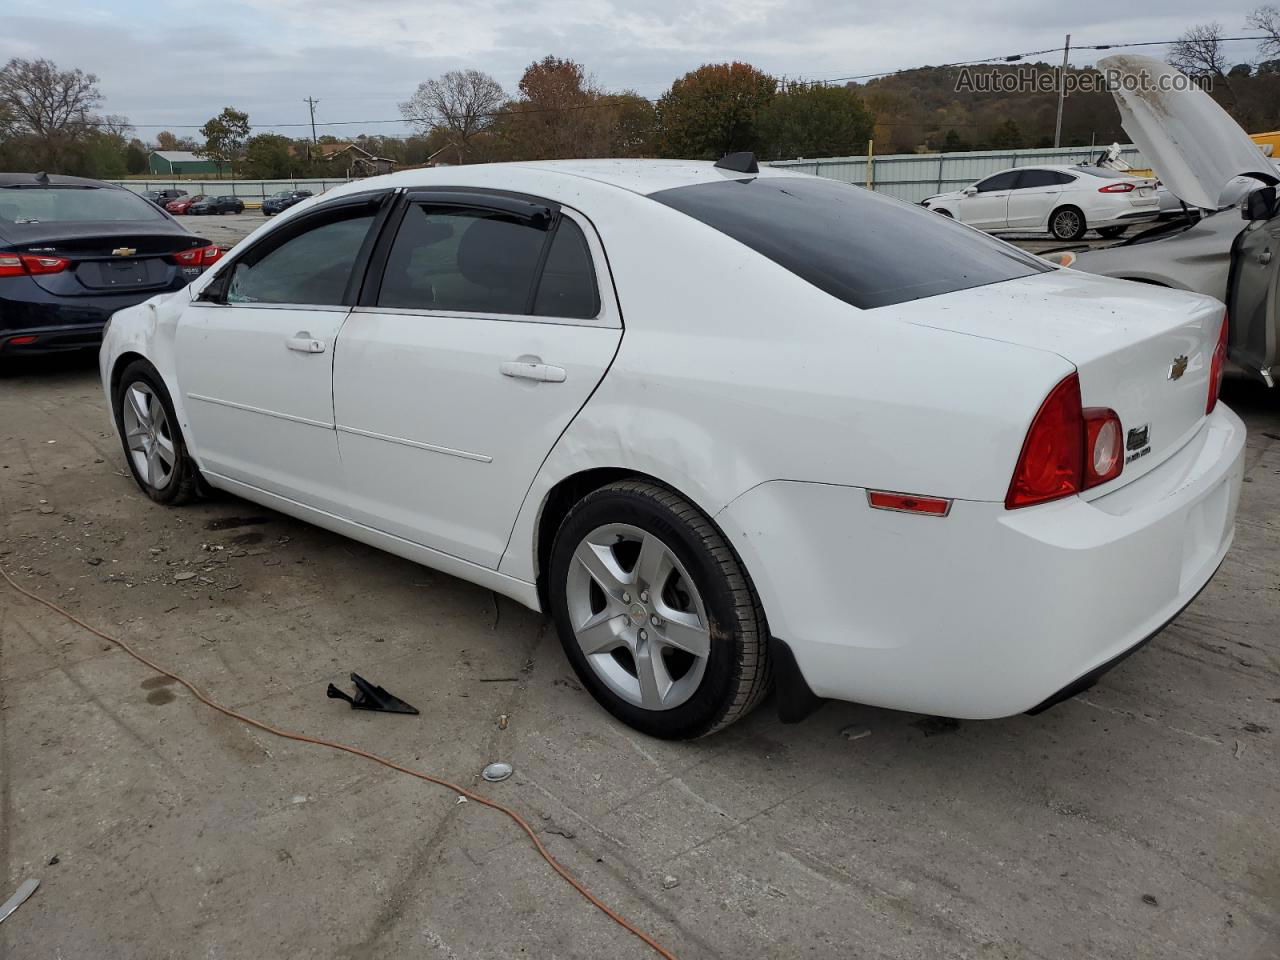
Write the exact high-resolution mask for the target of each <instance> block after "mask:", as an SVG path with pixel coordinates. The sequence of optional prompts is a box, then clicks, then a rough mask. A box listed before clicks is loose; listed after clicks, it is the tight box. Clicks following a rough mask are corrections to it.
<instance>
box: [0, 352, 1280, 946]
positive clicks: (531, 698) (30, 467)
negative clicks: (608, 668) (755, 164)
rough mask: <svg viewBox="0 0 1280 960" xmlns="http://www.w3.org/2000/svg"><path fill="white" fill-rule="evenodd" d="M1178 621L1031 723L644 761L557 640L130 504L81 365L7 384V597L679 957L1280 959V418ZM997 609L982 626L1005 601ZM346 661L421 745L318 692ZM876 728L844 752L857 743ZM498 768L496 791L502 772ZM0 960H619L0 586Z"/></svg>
mask: <svg viewBox="0 0 1280 960" xmlns="http://www.w3.org/2000/svg"><path fill="white" fill-rule="evenodd" d="M1226 399H1227V402H1228V403H1230V404H1232V405H1233V406H1234V407H1235V408H1236V409H1237V410H1238V411H1240V412H1241V413H1242V415H1243V416H1244V417H1245V418H1246V420H1247V421H1248V422H1249V426H1250V439H1249V450H1248V477H1247V479H1248V482H1247V483H1246V485H1245V487H1244V493H1243V500H1242V504H1241V514H1240V518H1239V524H1238V530H1237V537H1236V544H1235V547H1234V549H1233V550H1232V552H1231V554H1230V555H1229V556H1228V558H1227V560H1226V563H1225V564H1224V566H1223V567H1222V570H1221V572H1220V573H1219V575H1218V577H1217V578H1216V579H1215V580H1214V581H1213V582H1212V584H1211V585H1210V586H1209V587H1208V589H1206V590H1205V592H1204V593H1203V594H1202V595H1201V597H1200V598H1199V599H1198V600H1197V601H1196V602H1195V604H1194V605H1193V606H1192V607H1191V608H1190V609H1188V610H1187V611H1186V613H1184V614H1183V616H1182V617H1181V618H1180V619H1179V620H1178V621H1177V622H1176V623H1175V624H1174V625H1173V626H1171V627H1170V628H1169V629H1168V630H1166V631H1165V632H1164V633H1163V634H1161V635H1160V636H1159V637H1157V638H1156V639H1155V640H1154V641H1153V642H1152V643H1151V644H1150V645H1148V646H1147V647H1146V648H1144V649H1143V650H1142V651H1141V652H1139V653H1138V654H1136V655H1135V656H1134V657H1132V658H1131V659H1130V660H1128V661H1127V662H1125V663H1124V664H1123V665H1122V666H1120V667H1119V668H1118V669H1116V670H1115V671H1113V672H1112V673H1110V674H1109V675H1107V676H1106V677H1105V678H1104V679H1103V681H1102V682H1101V683H1100V685H1099V686H1098V687H1096V688H1095V689H1093V690H1092V691H1090V692H1089V693H1087V694H1086V695H1084V696H1081V697H1078V698H1076V699H1074V700H1072V701H1069V702H1067V703H1064V704H1062V705H1060V706H1058V707H1056V708H1054V709H1052V710H1050V711H1049V712H1047V713H1045V714H1043V715H1041V716H1038V717H1022V716H1020V717H1014V718H1011V719H1008V720H1002V721H995V722H983V723H976V722H964V723H958V724H957V723H946V722H940V721H937V720H934V719H931V718H925V717H919V716H914V715H908V714H901V713H895V712H891V711H885V710H877V709H872V708H867V707H859V706H854V705H849V704H829V705H827V706H825V707H823V708H822V709H821V710H819V711H818V712H817V713H815V714H814V715H812V716H811V717H810V718H809V719H808V720H807V721H805V722H804V723H802V724H799V725H796V726H783V725H780V724H779V723H778V722H777V720H776V719H775V718H774V716H773V715H772V712H771V709H770V707H771V705H770V704H766V706H765V707H764V708H762V709H760V710H758V711H757V712H756V713H754V714H753V715H751V716H750V717H749V718H747V719H746V720H745V721H743V722H741V723H739V724H737V725H735V726H734V727H732V728H730V729H729V730H728V731H726V732H724V733H723V734H721V735H718V736H715V737H712V738H710V739H707V740H703V741H699V742H696V743H663V742H658V741H654V740H649V739H646V738H644V737H642V736H639V735H637V734H634V733H632V732H631V731H629V730H628V729H627V728H625V727H622V726H620V725H619V724H618V723H616V722H615V721H613V720H612V719H611V718H610V717H609V716H608V715H607V714H606V713H604V711H602V710H601V709H599V708H598V707H597V706H596V705H595V703H594V702H593V701H592V700H591V699H590V697H589V696H588V695H587V694H586V693H585V692H584V691H583V690H582V689H581V687H580V686H579V685H578V683H577V682H576V680H575V679H574V677H573V674H572V672H571V670H570V669H569V667H568V665H567V663H566V661H565V659H564V657H563V655H562V652H561V650H560V648H559V643H558V640H557V639H556V636H555V634H554V632H553V631H552V630H551V629H549V628H548V625H547V623H546V622H545V621H544V620H543V619H542V618H541V617H539V616H536V615H534V614H532V613H530V612H528V611H526V610H524V609H521V608H518V607H517V606H515V605H514V604H512V603H510V602H508V601H506V600H502V601H495V598H494V597H493V595H491V594H490V593H488V592H486V591H484V590H481V589H478V588H476V587H473V586H470V585H468V584H466V583H463V582H461V581H458V580H454V579H451V578H449V577H447V576H443V575H440V574H436V573H433V572H431V571H429V570H426V569H424V568H422V567H418V566H415V565H414V564H411V563H408V562H406V561H403V560H399V559H396V558H393V557H390V556H388V555H385V554H382V553H379V552H377V551H374V550H372V549H369V548H366V547H364V546H361V545H359V544H356V543H354V542H351V541H348V540H345V539H342V538H340V537H338V536H335V535H332V534H329V533H326V532H324V531H322V530H319V529H316V528H314V527H310V526H307V525H305V524H302V523H298V522H296V521H293V520H290V519H286V518H284V517H282V516H280V515H277V514H274V513H271V512H270V511H267V510H263V509H261V508H259V507H256V506H253V505H251V504H249V503H245V502H242V501H238V500H234V499H230V498H219V499H216V500H212V501H207V502H203V503H200V504H197V505H194V506H190V507H186V508H181V509H168V508H164V507H161V506H158V505H156V504H154V503H152V502H151V501H149V500H147V499H146V498H145V497H143V496H142V495H140V493H139V492H138V490H137V489H136V487H135V486H134V484H133V481H132V480H131V479H129V478H128V476H127V475H126V472H125V467H124V464H123V459H122V456H121V453H120V450H119V447H118V444H117V442H116V440H115V439H114V438H113V437H112V436H111V435H110V434H109V432H108V426H107V423H106V420H105V413H104V408H103V401H102V396H101V393H100V390H99V386H98V384H97V382H96V378H95V371H94V369H93V363H92V360H83V359H81V360H63V361H57V362H49V363H40V364H35V363H33V364H31V365H30V367H29V368H27V369H24V370H20V371H14V370H10V371H9V372H8V373H7V374H5V375H3V376H0V524H2V526H0V568H3V569H4V570H6V571H9V572H10V573H11V574H12V575H13V576H14V577H15V578H16V579H17V580H18V581H19V582H20V583H22V584H23V585H24V586H25V587H27V588H28V589H30V590H33V591H36V592H38V593H39V594H40V595H41V596H44V597H48V598H51V599H54V600H55V601H56V602H58V603H60V604H62V605H64V606H66V607H67V608H68V609H70V610H72V611H74V612H75V613H76V614H77V615H79V616H80V617H83V618H85V619H87V620H89V621H91V622H92V623H94V624H98V625H100V626H101V627H102V628H104V629H106V630H107V631H109V632H113V633H115V634H116V635H118V636H120V637H122V638H124V639H126V640H127V641H129V642H130V643H133V644H136V645H137V647H138V648H140V649H141V650H142V651H143V652H145V653H146V654H147V655H148V656H151V657H153V658H155V659H156V660H158V661H160V662H161V663H163V664H165V665H168V666H169V667H170V668H171V669H173V670H175V671H178V672H180V673H182V674H184V675H185V676H187V677H189V678H190V679H192V680H193V681H194V682H196V683H197V684H198V685H199V686H201V687H202V688H204V689H205V690H206V691H208V692H209V693H210V694H211V695H213V696H214V697H216V698H219V699H221V700H222V701H224V702H225V703H227V704H229V705H232V706H234V707H236V708H237V709H240V710H242V711H244V712H246V713H249V714H251V715H253V716H255V717H260V718H262V719H264V720H266V721H268V722H271V723H273V724H277V725H281V726H285V727H288V728H291V729H294V730H301V731H305V732H308V733H311V734H317V735H321V736H327V737H332V738H337V739H341V740H344V741H347V742H350V743H352V744H355V745H358V746H360V747H363V748H366V749H368V750H372V751H376V752H378V753H381V754H384V755H386V756H389V757H391V758H394V759H397V760H399V761H402V762H404V763H406V764H409V765H411V766H414V767H418V768H421V769H424V770H426V771H429V772H433V773H436V774H439V775H441V776H444V777H447V778H451V779H454V780H456V781H457V782H460V783H463V784H465V785H468V786H474V788H475V789H477V790H479V791H482V792H484V793H485V794H487V795H490V796H493V797H495V798H498V799H500V800H502V801H503V802H506V803H510V804H512V805H514V806H515V807H517V808H518V809H519V810H521V811H522V812H523V813H524V815H525V816H526V817H527V818H528V819H529V820H530V822H531V823H532V824H533V825H534V827H535V829H536V830H538V831H539V833H540V836H541V838H542V839H543V840H544V842H545V843H546V844H547V846H548V847H549V848H550V850H551V851H552V852H553V853H554V854H555V855H556V856H557V857H559V858H561V860H562V861H563V862H564V863H565V865H566V866H567V867H568V868H569V869H571V870H572V871H574V872H575V873H576V874H577V875H578V876H579V877H580V878H582V880H583V881H585V882H586V883H587V884H588V885H589V886H590V888H591V889H592V890H594V891H595V892H596V893H597V894H599V895H600V896H601V897H603V899H604V900H605V901H606V902H607V903H609V904H610V905H611V906H613V907H614V908H616V909H617V910H619V911H620V912H621V913H622V914H623V915H625V916H626V917H628V918H630V919H631V920H632V921H634V922H636V923H637V924H639V925H640V926H641V927H642V928H643V929H645V930H647V931H649V932H650V933H652V934H653V935H654V936H656V937H657V938H658V940H659V941H661V942H662V943H663V944H665V945H666V946H667V947H668V948H669V949H670V950H671V951H672V952H673V953H674V954H675V955H677V956H679V957H681V958H685V960H690V958H733V960H737V958H757V957H768V958H784V957H785V958H791V957H812V958H824V960H825V958H833V957H858V958H876V957H885V958H890V957H891V958H904V960H905V958H930V960H933V958H944V957H945V958H948V960H950V958H983V960H995V958H1060V957H1062V958H1066V957H1069V958H1072V960H1080V958H1113V957H1114V958H1124V960H1141V958H1151V960H1156V958H1159V960H1177V958H1185V960H1205V958H1209V957H1223V958H1232V960H1261V958H1275V957H1280V794H1278V793H1277V786H1276V785H1277V782H1278V778H1280V747H1278V743H1280V741H1278V733H1280V683H1278V681H1280V637H1278V636H1277V632H1276V623H1277V620H1278V617H1277V614H1278V613H1280V522H1278V520H1277V516H1278V511H1280V397H1278V396H1276V395H1274V394H1268V393H1266V392H1264V391H1263V390H1261V389H1259V388H1255V387H1254V386H1253V385H1251V384H1246V383H1242V382H1234V383H1229V384H1228V388H1227V394H1226ZM993 613H994V612H993ZM352 670H355V671H358V672H360V673H362V674H364V675H365V676H367V677H369V678H370V679H372V680H374V681H375V682H377V683H381V684H383V685H385V686H386V687H388V688H389V689H390V690H391V691H392V692H393V693H395V694H397V695H399V696H401V697H403V698H404V699H406V700H408V701H409V702H411V703H413V704H415V705H416V706H418V707H419V708H420V709H421V711H422V714H421V716H418V717H404V716H388V715H378V714H366V713H357V712H353V711H351V710H349V709H348V708H347V706H346V705H345V704H343V703H341V702H338V701H335V700H330V699H327V698H326V696H325V688H326V685H327V684H328V683H329V682H331V681H332V682H335V683H338V684H340V685H343V686H349V684H347V683H346V676H347V674H348V673H349V672H350V671H352ZM864 732H865V733H866V735H862V734H864ZM498 759H501V760H507V761H510V762H511V763H513V764H514V766H515V775H514V776H513V777H512V778H511V779H510V780H507V781H506V782H504V783H500V784H485V783H483V782H480V781H479V779H478V773H479V771H480V769H481V768H482V767H483V766H484V765H485V764H486V763H488V762H489V761H491V760H498ZM29 877H37V878H39V879H40V880H41V887H40V889H39V891H38V892H37V893H36V894H35V896H34V897H33V898H32V899H31V900H29V901H28V902H27V903H26V904H24V905H23V906H22V907H20V908H19V909H18V911H17V912H16V913H15V914H14V915H13V916H11V917H10V918H9V919H8V920H7V921H5V922H4V923H3V925H0V957H5V958H8V957H12V958H15V960H18V958H27V957H48V958H55V957H67V958H73V957H83V958H93V960H115V958H121V960H132V958H143V957H145V958H148V960H150V958H170V957H172V958H189V957H196V956H202V957H210V958H224V960H232V958H254V960H257V958H263V957H267V958H303V957H335V958H384V957H410V956H415V957H441V958H516V957H525V958H582V960H596V958H611V960H613V958H619V960H621V958H643V957H648V956H652V954H651V953H650V952H649V951H648V950H647V948H646V947H644V945H643V944H641V943H640V942H639V941H638V940H636V939H635V938H634V937H632V936H630V935H628V934H626V933H625V932H623V931H622V930H621V929H620V928H618V927H616V926H615V925H614V924H612V923H611V922H610V921H609V920H607V919H606V918H605V917H604V916H603V915H601V914H600V913H598V912H596V911H595V910H594V909H592V908H591V907H590V906H589V905H588V904H587V903H586V902H585V901H584V900H582V899H581V898H580V897H579V896H578V895H577V894H576V893H574V892H573V891H572V890H571V889H570V888H569V887H568V886H566V885H565V884H564V883H563V882H562V881H561V880H559V879H558V878H557V877H556V876H554V875H553V874H552V873H551V872H550V870H549V869H548V868H547V866H546V865H545V864H544V863H543V862H542V861H541V860H540V859H539V858H538V857H537V856H536V854H535V853H534V851H533V849H532V848H531V846H530V844H529V842H528V841H527V839H526V838H525V837H524V836H523V835H521V834H519V833H518V832H517V831H516V830H515V829H513V827H512V826H511V824H510V823H509V822H508V821H506V820H505V819H504V818H502V817H501V816H500V815H498V814H496V813H494V812H493V811H491V810H488V809H485V808H483V807H481V806H480V805H478V804H476V803H461V804H460V803H458V802H457V796H456V795H455V794H454V793H452V792H451V791H449V790H447V789H442V788H438V787H435V786H432V785H430V784H426V783H423V782H421V781H418V780H414V779H411V778H409V777H406V776H403V775H401V774H398V773H395V772H392V771H390V770H387V769H385V768H382V767H379V766H376V765H373V764H371V763H369V762H367V761H364V760H360V759H357V758H354V757H351V756H347V755H344V754H338V753H334V752H331V751H328V750H324V749H321V748H318V747H313V746H307V745H302V744H297V743H293V742H289V741H284V740H280V739H276V738H273V737H271V736H268V735H266V734H263V733H261V732H259V731H255V730H253V729H250V728H247V727H245V726H243V725H242V724H240V723H238V722H233V721H231V720H228V719H226V718H224V717H223V716H221V715H219V714H216V713H214V712H212V711H211V710H209V709H208V708H206V707H204V706H202V705H200V704H199V703H197V702H196V701H194V699H193V698H192V697H191V696H190V695H189V694H188V693H187V692H186V691H185V690H184V689H182V688H180V687H177V686H175V685H174V684H172V683H170V682H168V681H166V680H165V679H164V678H162V677H158V676H157V675H155V674H153V673H151V672H150V671H149V670H147V669H145V668H144V667H142V666H141V665H140V664H138V663H136V662H135V661H134V660H132V659H130V658H129V657H127V656H126V655H125V654H123V653H122V652H120V651H119V650H116V649H114V648H113V647H111V646H110V645H109V644H106V643H103V642H102V641H100V640H98V639H96V638H94V637H93V636H91V635H88V634H86V633H85V632H84V631H82V630H80V629H78V628H76V627H74V626H73V625H71V624H69V623H67V622H65V621H64V620H62V619H60V618H58V617H57V616H55V615H54V614H52V613H50V612H49V611H48V610H46V609H44V608H42V607H40V606H37V605H36V604H34V603H31V602H30V601H28V600H26V599H24V598H22V597H21V596H19V595H18V594H16V593H15V592H13V591H12V590H11V589H10V588H9V587H8V586H7V585H5V584H3V583H2V582H0V901H2V900H3V899H5V898H6V897H8V896H9V894H10V893H12V892H13V891H14V890H15V889H17V887H18V885H19V884H20V883H21V882H22V881H23V880H24V879H26V878H29Z"/></svg>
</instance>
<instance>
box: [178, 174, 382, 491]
mask: <svg viewBox="0 0 1280 960" xmlns="http://www.w3.org/2000/svg"><path fill="white" fill-rule="evenodd" d="M377 212H378V210H377V203H376V201H374V200H371V199H369V198H367V197H365V198H360V199H358V200H355V201H353V202H342V203H336V204H335V205H333V206H331V207H328V208H324V209H318V210H316V211H315V212H313V213H310V214H307V215H305V216H302V217H299V218H298V219H297V222H294V223H290V224H289V225H288V226H285V227H282V228H281V229H279V230H276V231H272V232H271V233H270V234H268V235H266V236H264V237H263V238H262V240H260V241H259V242H257V243H255V244H253V246H252V247H250V248H249V249H247V250H246V251H245V253H244V254H243V255H240V256H238V257H236V259H235V261H234V262H233V263H230V264H229V265H228V266H227V267H225V268H223V271H222V273H220V275H219V276H218V277H217V278H216V279H215V280H213V281H212V282H211V283H210V285H209V286H208V287H207V288H205V289H204V290H202V291H201V293H200V295H199V297H198V299H197V300H196V301H194V302H193V303H192V304H191V306H190V307H189V308H188V309H187V310H186V311H184V312H183V315H182V318H181V320H180V321H179V324H178V330H177V335H176V341H175V343H176V364H177V373H178V377H177V382H178V383H179V384H181V385H182V390H183V406H184V409H185V411H186V415H187V420H188V427H189V429H188V431H187V435H188V438H189V442H190V444H191V447H192V450H193V451H194V452H195V454H196V457H197V459H198V461H199V463H200V465H201V468H202V469H203V470H205V471H207V472H208V473H211V474H214V475H217V476H222V477H226V478H228V479H231V480H236V481H239V482H241V483H246V484H249V485H251V486H255V487H259V488H261V489H264V490H267V491H269V492H271V493H275V494H278V495H280V496H283V497H287V498H289V499H291V500H296V501H299V502H302V503H306V504H307V505H309V506H315V507H318V508H320V509H326V510H332V509H333V507H334V506H335V504H336V503H337V498H336V492H337V490H338V489H339V486H340V485H339V482H338V478H339V473H340V471H339V466H340V465H339V461H338V443H337V439H336V437H335V431H334V424H333V379H332V363H333V350H334V347H335V345H336V341H337V338H338V331H339V330H341V328H342V324H343V322H344V321H345V320H346V317H347V314H348V313H349V312H350V308H351V307H350V305H351V302H352V300H353V293H352V290H353V286H354V284H353V280H352V277H353V275H354V274H355V273H356V271H357V264H358V262H359V261H360V260H361V257H362V255H363V256H365V257H366V258H367V251H365V252H363V253H362V247H363V246H364V245H365V244H366V241H367V240H368V239H369V238H370V237H371V234H372V232H373V229H372V228H373V223H374V220H375V218H376V215H377Z"/></svg>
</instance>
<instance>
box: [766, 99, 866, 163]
mask: <svg viewBox="0 0 1280 960" xmlns="http://www.w3.org/2000/svg"><path fill="white" fill-rule="evenodd" d="M759 126H760V137H761V142H762V145H763V147H764V153H765V156H767V157H770V158H772V159H786V158H789V157H832V156H840V157H843V156H849V155H850V154H854V153H860V152H862V151H865V150H866V147H867V141H868V140H869V139H871V135H872V132H873V130H874V128H875V118H874V117H872V116H871V112H870V111H869V110H868V109H867V108H866V105H865V104H864V103H863V102H862V98H861V97H860V96H858V94H857V91H855V90H852V89H850V88H849V87H829V86H824V85H822V84H804V83H786V84H784V85H783V87H782V90H781V91H780V92H779V93H778V94H777V95H776V96H775V97H774V98H773V99H772V100H771V101H770V102H769V103H767V104H766V105H765V106H764V107H763V108H762V109H761V111H760V116H759Z"/></svg>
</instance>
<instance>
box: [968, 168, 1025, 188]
mask: <svg viewBox="0 0 1280 960" xmlns="http://www.w3.org/2000/svg"><path fill="white" fill-rule="evenodd" d="M1020 172H1021V171H1019V170H1006V171H1004V173H997V174H996V175H995V176H993V177H987V179H985V180H981V181H979V182H978V184H977V188H978V192H979V193H990V192H991V191H993V190H1012V189H1013V185H1014V182H1015V181H1017V179H1018V174H1019V173H1020Z"/></svg>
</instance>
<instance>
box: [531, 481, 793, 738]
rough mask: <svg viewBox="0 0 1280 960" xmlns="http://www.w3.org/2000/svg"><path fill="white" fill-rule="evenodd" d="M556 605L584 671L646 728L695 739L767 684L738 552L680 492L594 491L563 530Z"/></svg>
mask: <svg viewBox="0 0 1280 960" xmlns="http://www.w3.org/2000/svg"><path fill="white" fill-rule="evenodd" d="M549 577H550V580H549V587H550V589H549V595H550V601H551V603H550V606H551V613H552V616H553V617H554V619H555V623H556V627H557V630H558V632H559V634H560V641H561V643H562V645H563V646H564V650H565V653H566V655H567V656H568V658H569V661H570V663H572V664H573V668H574V670H575V671H576V672H577V674H578V677H579V679H581V680H582V682H583V684H584V685H585V686H586V687H587V689H588V690H590V691H591V694H592V695H593V696H594V697H595V698H596V700H598V701H599V702H600V704H601V705H602V706H603V707H604V708H605V709H606V710H608V711H609V712H610V713H612V714H613V715H614V716H615V717H617V718H618V719H619V720H622V721H623V722H624V723H626V724H628V725H630V726H632V727H635V728H636V729H637V730H640V731H641V732H643V733H647V734H649V735H651V736H655V737H663V738H666V739H691V738H693V737H700V736H704V735H706V734H709V733H713V732H715V731H717V730H720V729H722V728H724V727H726V726H728V725H729V724H730V723H732V722H733V721H735V720H737V719H738V718H739V717H742V716H744V715H746V714H747V713H748V712H749V711H750V710H751V709H752V708H753V707H755V706H756V704H758V703H759V702H760V700H761V699H763V697H764V695H765V693H766V692H767V691H768V688H769V680H770V671H769V662H768V648H767V639H768V626H767V624H766V622H765V618H764V611H763V610H762V609H761V607H760V602H759V600H758V599H757V598H756V595H755V590H754V588H753V587H752V586H751V582H750V579H749V578H748V576H747V574H746V571H745V570H744V569H743V567H742V565H741V562H740V561H739V560H738V558H737V555H736V554H735V553H734V552H733V550H732V549H730V547H729V545H728V544H727V543H726V542H725V540H724V538H723V536H721V534H720V532H719V531H718V530H717V529H716V528H715V526H714V525H713V524H712V523H711V521H710V520H708V519H707V517H706V516H705V515H704V514H703V513H702V512H701V511H699V510H698V509H697V508H696V507H694V506H693V505H692V504H690V503H689V502H688V501H686V500H685V499H684V498H682V497H680V496H679V495H678V494H676V493H674V492H673V491H671V490H668V489H666V488H665V487H661V486H659V485H657V484H654V483H648V482H644V481H640V480H624V481H620V482H618V483H614V484H611V485H609V486H607V487H604V488H602V489H600V490H597V491H595V492H594V493H591V494H589V495H587V496H586V497H585V498H583V499H582V500H581V501H580V502H579V503H578V504H577V506H575V507H574V508H573V510H571V511H570V513H569V515H568V516H567V517H566V518H565V520H564V522H563V523H562V524H561V525H560V529H559V531H558V532H557V534H556V538H555V542H554V544H553V546H552V550H551V564H550V571H549Z"/></svg>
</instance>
